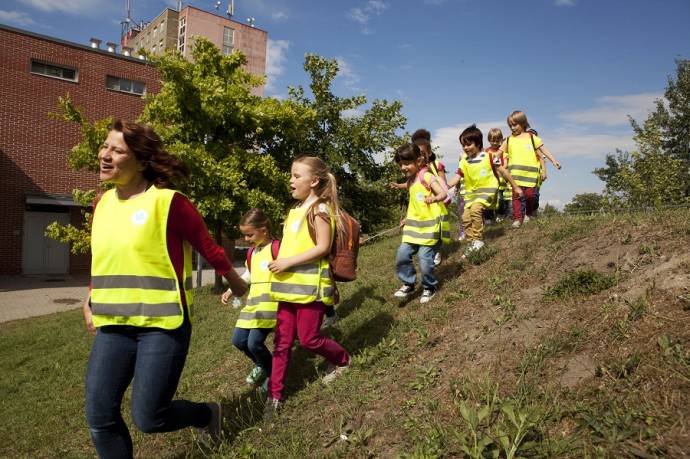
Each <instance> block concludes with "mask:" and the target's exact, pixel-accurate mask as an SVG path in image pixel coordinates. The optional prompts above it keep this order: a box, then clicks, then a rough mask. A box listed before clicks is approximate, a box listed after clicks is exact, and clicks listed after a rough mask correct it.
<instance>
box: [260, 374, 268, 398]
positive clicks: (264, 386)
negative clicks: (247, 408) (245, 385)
mask: <svg viewBox="0 0 690 459" xmlns="http://www.w3.org/2000/svg"><path fill="white" fill-rule="evenodd" d="M268 380H269V378H266V379H264V382H263V384H261V385H260V386H259V392H260V393H261V394H262V395H266V394H268Z"/></svg>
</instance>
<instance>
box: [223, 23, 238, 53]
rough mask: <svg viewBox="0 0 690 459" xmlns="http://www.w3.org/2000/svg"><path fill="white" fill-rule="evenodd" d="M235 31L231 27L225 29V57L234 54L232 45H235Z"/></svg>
mask: <svg viewBox="0 0 690 459" xmlns="http://www.w3.org/2000/svg"><path fill="white" fill-rule="evenodd" d="M234 32H235V31H234V30H232V28H230V27H224V28H223V54H224V55H226V56H227V55H229V54H232V43H233V34H234Z"/></svg>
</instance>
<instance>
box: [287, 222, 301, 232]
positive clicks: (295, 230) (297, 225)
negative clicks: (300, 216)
mask: <svg viewBox="0 0 690 459" xmlns="http://www.w3.org/2000/svg"><path fill="white" fill-rule="evenodd" d="M300 223H302V222H301V221H300V220H297V221H296V222H294V223H293V224H292V227H291V228H290V229H292V232H293V233H296V232H298V231H299V226H300Z"/></svg>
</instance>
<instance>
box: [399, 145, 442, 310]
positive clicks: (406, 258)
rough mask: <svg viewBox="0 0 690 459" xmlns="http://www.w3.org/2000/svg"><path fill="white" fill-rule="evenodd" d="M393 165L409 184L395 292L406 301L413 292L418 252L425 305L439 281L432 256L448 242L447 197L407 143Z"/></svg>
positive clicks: (415, 150) (417, 153)
mask: <svg viewBox="0 0 690 459" xmlns="http://www.w3.org/2000/svg"><path fill="white" fill-rule="evenodd" d="M395 162H397V163H398V164H399V165H400V169H401V170H402V172H403V173H404V174H405V176H406V177H407V179H408V182H409V183H410V187H409V192H410V198H409V204H408V206H407V217H406V218H405V222H404V226H403V238H402V244H400V248H398V253H397V256H396V271H397V274H398V278H400V280H401V281H402V282H403V285H402V287H400V289H398V291H396V292H395V293H394V296H395V297H398V298H406V297H408V296H409V295H410V294H412V292H414V289H415V283H416V280H417V272H416V271H415V267H414V264H413V263H412V257H413V256H414V254H415V253H417V252H419V269H420V271H421V274H422V287H423V292H422V296H421V298H420V299H419V302H420V303H428V302H429V301H430V300H431V299H432V298H433V297H434V295H435V294H436V285H437V284H438V280H437V279H436V277H434V255H435V253H436V251H437V250H438V247H439V245H440V242H442V241H443V242H449V241H450V230H449V226H448V211H447V210H446V206H445V205H444V204H443V201H444V200H445V199H446V197H447V194H446V192H445V191H444V189H443V187H441V185H440V183H439V179H438V178H437V177H436V176H435V175H434V174H432V173H431V172H429V171H428V169H427V168H426V167H424V157H423V155H422V152H421V151H420V149H419V147H418V146H417V145H415V144H414V143H407V144H405V145H403V146H401V147H400V148H398V149H397V150H396V152H395Z"/></svg>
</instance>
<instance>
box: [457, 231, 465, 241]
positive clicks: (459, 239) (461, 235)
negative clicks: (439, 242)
mask: <svg viewBox="0 0 690 459" xmlns="http://www.w3.org/2000/svg"><path fill="white" fill-rule="evenodd" d="M466 238H467V236H465V233H460V236H458V242H462V241H464V240H465V239H466Z"/></svg>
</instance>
